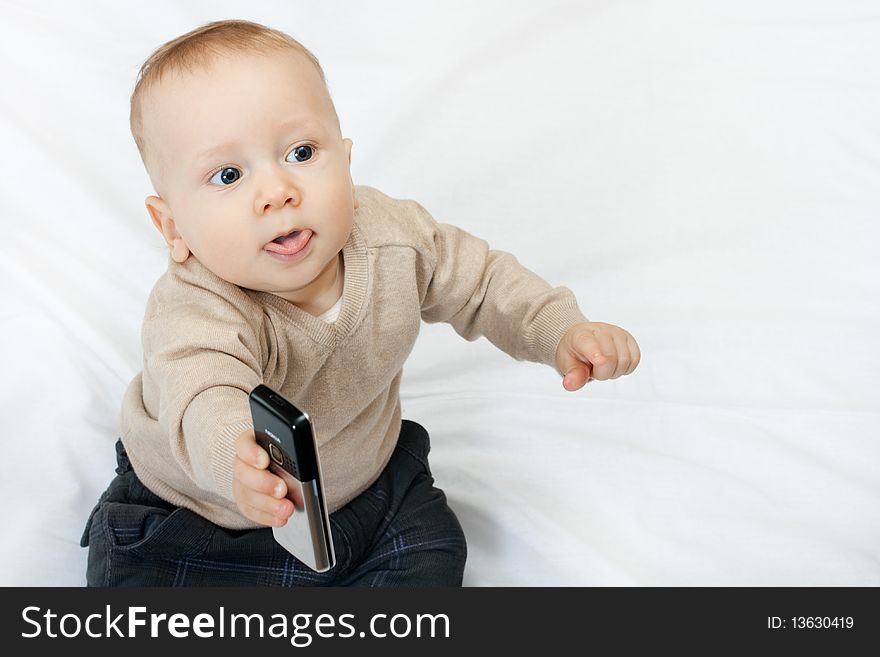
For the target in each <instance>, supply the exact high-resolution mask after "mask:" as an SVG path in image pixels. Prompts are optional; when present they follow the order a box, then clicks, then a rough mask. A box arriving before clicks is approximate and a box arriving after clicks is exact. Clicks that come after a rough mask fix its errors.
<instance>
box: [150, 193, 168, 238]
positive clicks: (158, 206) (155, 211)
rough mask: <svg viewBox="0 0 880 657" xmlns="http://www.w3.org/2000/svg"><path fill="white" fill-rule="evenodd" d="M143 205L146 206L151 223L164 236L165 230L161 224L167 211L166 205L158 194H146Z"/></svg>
mask: <svg viewBox="0 0 880 657" xmlns="http://www.w3.org/2000/svg"><path fill="white" fill-rule="evenodd" d="M144 205H146V206H147V212H148V213H149V214H150V219H152V220H153V225H154V226H155V227H156V229H157V230H158V231H159V232H160V233H162V235H163V236H164V234H165V232H164V230H163V229H162V224H163V223H164V221H163V219H164V217H165V216H166V215H167V213H168V205H167V204H166V203H165V201H163V200H162V199H161V198H159V197H158V196H148V197H147V198H146V199H144Z"/></svg>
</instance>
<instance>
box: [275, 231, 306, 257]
mask: <svg viewBox="0 0 880 657" xmlns="http://www.w3.org/2000/svg"><path fill="white" fill-rule="evenodd" d="M311 238H312V231H311V230H309V229H308V228H306V229H304V230H295V231H293V232H292V233H290V234H289V235H282V236H281V237H276V238H275V239H274V240H272V241H271V242H269V243H268V244H266V245H265V246H264V247H263V248H264V249H266V251H272V252H273V253H280V254H281V255H287V256H290V255H294V254H296V253H299V252H300V251H302V250H303V249H304V248H305V246H306V244H308V243H309V240H310V239H311Z"/></svg>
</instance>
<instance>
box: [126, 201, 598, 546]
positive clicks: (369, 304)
mask: <svg viewBox="0 0 880 657" xmlns="http://www.w3.org/2000/svg"><path fill="white" fill-rule="evenodd" d="M356 194H357V197H358V199H359V201H360V207H359V208H358V209H357V210H356V211H355V218H354V228H353V230H352V233H351V236H350V237H349V239H348V242H347V243H346V244H345V246H344V247H343V251H342V252H343V258H344V263H345V283H344V290H343V301H342V310H341V312H340V315H339V317H338V319H337V321H336V322H335V323H334V324H328V323H326V322H324V321H322V320H320V319H318V318H317V317H314V316H312V315H310V314H308V313H306V312H305V311H303V310H302V309H300V308H299V307H297V306H295V305H293V304H292V303H290V302H288V301H286V300H284V299H282V298H280V297H277V296H275V295H273V294H269V293H266V292H257V291H254V290H249V289H245V288H241V287H238V286H236V285H234V284H231V283H229V282H227V281H224V280H223V279H221V278H219V277H217V276H216V275H214V274H213V273H211V272H210V271H209V270H207V269H206V268H205V267H203V266H202V265H201V264H200V263H199V262H198V261H197V260H196V259H195V257H190V258H188V259H187V261H186V262H184V263H183V264H179V263H176V262H174V261H173V260H171V259H170V258H169V265H168V271H167V272H166V273H165V274H163V276H162V277H161V278H160V279H159V280H158V281H157V283H156V285H155V287H154V288H153V290H152V292H151V294H150V297H149V300H148V302H147V308H146V312H145V316H144V323H143V333H142V336H143V354H144V367H143V371H142V372H141V373H139V374H138V375H137V376H136V377H135V378H134V379H133V380H132V382H131V384H130V385H129V387H128V390H127V391H126V394H125V398H124V400H123V403H122V412H121V417H120V436H121V438H122V442H123V444H124V445H125V449H126V451H127V452H128V455H129V458H130V459H131V463H132V466H133V467H134V470H135V473H136V474H137V475H138V477H139V478H140V479H141V481H143V483H144V485H145V486H146V487H147V488H149V489H150V490H151V491H153V492H154V493H155V494H156V495H158V496H160V497H162V498H163V499H165V500H167V501H169V502H171V503H173V504H175V505H177V506H184V507H187V508H189V509H192V510H193V511H195V512H197V513H199V514H201V515H202V516H204V517H206V518H208V519H209V520H211V521H212V522H214V523H216V524H218V525H222V526H224V527H229V528H233V529H244V528H250V527H256V526H257V525H256V524H255V523H253V522H252V521H250V520H248V519H247V518H245V517H244V516H243V515H241V514H240V513H239V511H238V508H237V507H236V505H235V501H234V498H233V496H232V463H233V458H234V448H233V442H234V439H235V437H236V436H237V435H238V434H239V433H241V432H242V431H244V430H245V429H248V428H251V427H252V425H251V415H250V408H249V406H248V394H249V393H250V391H251V390H252V389H253V388H254V387H256V386H257V385H258V384H260V383H265V384H266V385H268V386H269V387H270V388H274V389H275V390H277V391H279V392H280V393H281V394H283V395H284V396H285V397H287V398H288V399H290V400H291V401H292V402H293V403H294V404H296V405H297V406H299V407H300V408H302V409H303V410H305V411H306V412H308V413H309V416H310V417H311V419H312V422H313V426H314V429H315V435H316V438H317V441H318V446H319V452H320V456H321V466H322V470H323V475H324V485H325V488H326V498H327V504H328V509H329V511H330V512H331V513H332V512H333V511H335V510H336V509H338V508H340V507H341V506H343V505H344V504H346V503H347V502H348V501H350V500H351V499H353V498H354V497H356V496H357V495H359V494H360V493H361V492H362V491H364V490H365V489H366V488H367V487H369V485H370V484H371V483H372V482H373V481H375V479H376V478H377V477H378V475H379V474H380V473H381V471H382V469H383V468H384V467H385V465H386V463H387V462H388V460H389V459H390V458H391V453H392V451H393V450H394V447H395V444H396V442H397V436H398V433H399V431H400V425H401V414H400V397H399V387H400V378H401V374H402V371H403V364H404V361H405V360H406V358H407V356H408V355H409V353H410V351H411V350H412V348H413V345H414V344H415V341H416V337H417V336H418V333H419V326H420V323H421V320H424V321H426V322H448V323H449V324H451V325H452V326H453V328H454V329H455V330H456V332H458V333H459V334H460V335H461V336H463V337H464V338H465V339H467V340H476V339H477V338H478V337H480V336H485V337H487V338H488V339H489V340H490V341H491V342H492V343H493V344H494V345H496V346H497V347H498V348H499V349H502V350H503V351H504V352H506V353H507V354H509V355H511V356H512V357H514V358H516V359H517V360H529V361H533V362H538V363H545V364H547V365H550V366H552V367H554V368H555V352H556V346H557V344H558V343H559V340H560V339H561V338H562V336H563V334H564V333H565V332H566V330H567V329H568V328H569V327H571V326H572V325H574V324H577V323H578V322H585V321H587V319H586V317H584V315H583V314H582V313H581V312H580V310H579V309H578V306H577V302H576V301H575V298H574V295H573V294H572V293H571V291H570V290H569V289H568V288H565V287H557V288H551V287H550V285H548V284H547V283H546V282H545V281H544V280H543V279H541V278H539V277H538V276H537V275H535V274H534V273H532V272H530V271H529V270H527V269H525V268H524V267H523V266H522V265H520V264H519V263H518V262H517V260H516V258H514V256H512V255H511V254H509V253H505V252H503V251H492V250H489V245H488V244H487V243H486V242H485V241H483V240H481V239H478V238H477V237H474V236H473V235H470V234H469V233H467V232H465V231H463V230H461V229H459V228H456V227H455V226H452V225H448V224H438V223H437V222H436V221H435V220H434V219H433V218H432V217H431V216H430V215H429V214H428V212H427V211H426V210H425V209H424V208H423V207H422V206H421V205H419V204H418V203H416V202H415V201H410V200H397V199H393V198H390V197H388V196H386V195H385V194H383V193H381V192H380V191H378V190H376V189H373V188H371V187H365V186H358V187H356ZM560 374H562V373H560Z"/></svg>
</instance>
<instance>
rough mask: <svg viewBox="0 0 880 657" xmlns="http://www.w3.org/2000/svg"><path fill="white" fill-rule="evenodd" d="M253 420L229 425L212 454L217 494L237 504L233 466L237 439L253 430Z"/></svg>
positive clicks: (219, 436) (212, 468)
mask: <svg viewBox="0 0 880 657" xmlns="http://www.w3.org/2000/svg"><path fill="white" fill-rule="evenodd" d="M253 428H254V425H253V423H252V422H251V420H242V421H241V422H235V423H233V424H230V425H227V426H226V427H225V428H224V429H223V431H221V432H220V434H219V435H218V436H217V440H216V442H215V443H214V449H213V452H212V454H211V471H212V474H213V475H214V483H215V485H216V487H217V492H218V493H219V494H220V495H222V496H223V497H225V498H226V499H227V500H229V501H230V502H235V498H234V497H233V495H232V464H233V463H234V462H235V439H236V438H237V437H238V435H239V434H240V433H242V432H243V431H245V430H246V429H253Z"/></svg>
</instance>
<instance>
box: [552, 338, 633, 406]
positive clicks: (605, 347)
mask: <svg viewBox="0 0 880 657" xmlns="http://www.w3.org/2000/svg"><path fill="white" fill-rule="evenodd" d="M641 357H642V355H641V352H640V351H639V345H638V344H636V341H635V338H633V336H631V335H630V334H629V333H628V332H626V331H625V330H624V329H622V328H620V327H619V326H614V325H613V324H605V323H604V322H585V323H581V324H576V325H575V326H572V327H571V328H570V329H568V331H567V332H566V334H565V335H564V336H563V337H562V340H560V341H559V345H558V346H557V347H556V369H557V370H558V371H559V372H560V373H561V374H562V375H563V378H562V387H563V388H565V389H566V390H569V391H575V390H580V389H581V388H583V387H584V385H585V384H586V383H587V381H589V380H590V379H596V380H597V381H605V380H607V379H616V378H617V377H619V376H623V375H624V374H631V373H632V371H633V370H634V369H636V367H637V366H638V364H639V360H640V359H641Z"/></svg>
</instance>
